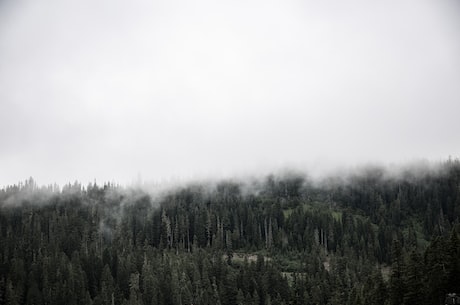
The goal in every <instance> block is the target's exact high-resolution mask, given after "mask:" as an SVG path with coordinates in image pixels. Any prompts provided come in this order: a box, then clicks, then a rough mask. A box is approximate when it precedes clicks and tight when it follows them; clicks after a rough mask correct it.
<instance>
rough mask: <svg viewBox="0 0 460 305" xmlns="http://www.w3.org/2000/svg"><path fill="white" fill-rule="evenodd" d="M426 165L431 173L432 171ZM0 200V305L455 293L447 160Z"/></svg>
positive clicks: (455, 233)
mask: <svg viewBox="0 0 460 305" xmlns="http://www.w3.org/2000/svg"><path fill="white" fill-rule="evenodd" d="M433 168H434V169H433ZM433 168H432V167H429V168H425V169H423V168H421V169H420V168H410V167H408V168H406V169H404V170H400V171H398V173H396V174H395V173H392V172H391V171H389V170H388V169H387V168H385V167H378V166H375V167H368V168H365V169H363V170H357V171H355V172H351V173H348V174H346V175H345V174H344V175H336V176H329V177H326V178H322V179H312V178H309V176H308V175H306V174H301V173H298V172H294V171H292V172H286V173H284V174H276V175H275V174H273V175H268V176H266V177H263V178H260V179H252V180H247V181H242V180H241V181H240V180H238V179H234V180H232V179H226V180H220V181H214V182H195V183H188V184H184V185H180V186H176V187H173V188H170V189H167V190H163V191H162V192H156V193H155V192H152V191H149V190H148V189H146V188H143V187H141V186H139V187H122V186H118V185H115V184H112V183H106V184H103V185H98V184H96V183H90V184H88V185H87V186H82V185H81V184H80V183H78V182H75V183H72V184H68V185H65V186H62V187H59V186H57V185H50V186H38V185H37V184H36V182H35V181H34V180H33V179H32V178H30V179H28V180H27V181H25V182H23V183H19V184H16V185H10V186H5V187H3V188H2V189H1V190H0V304H11V305H19V304H56V305H59V304H63V305H64V304H68V305H76V304H94V305H102V304H104V305H105V304H107V305H125V304H133V305H134V304H143V305H154V304H155V305H186V304H187V305H189V304H194V305H206V304H209V305H215V304H218V305H234V304H237V305H243V304H247V305H288V304H290V305H291V304H292V305H301V304H302V305H303V304H305V305H310V304H318V305H319V304H321V305H323V304H330V305H333V304H334V305H335V304H350V305H352V304H353V305H360V304H363V305H364V304H365V305H372V304H375V305H377V304H378V305H382V304H388V305H401V304H404V305H409V304H422V305H423V304H427V305H428V304H444V300H445V296H446V294H447V293H459V292H460V240H459V237H460V224H459V217H460V161H459V160H458V159H455V160H452V159H449V160H446V161H443V162H441V163H440V164H437V165H436V166H434V167H433Z"/></svg>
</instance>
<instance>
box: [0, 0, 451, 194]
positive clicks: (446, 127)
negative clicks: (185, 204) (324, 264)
mask: <svg viewBox="0 0 460 305" xmlns="http://www.w3.org/2000/svg"><path fill="white" fill-rule="evenodd" d="M459 54H460V4H459V3H458V1H454V0H452V1H428V0H417V1H416V0H413V1H412V0H410V1H409V0H403V1H385V2H375V3H374V2H373V1H346V2H344V1H339V0H329V1H321V2H320V3H319V2H318V1H294V0H287V1H277V0H273V1H252V0H249V1H217V2H216V1H144V0H133V1H120V0H112V1H107V0H92V1H89V0H80V1H68V0H59V1H58V0H42V1H32V0H17V1H13V0H3V1H0V185H7V184H13V183H16V182H18V181H22V180H24V179H26V178H28V177H29V176H33V177H34V179H35V180H36V181H38V183H39V184H48V183H54V182H57V183H60V184H64V183H67V182H69V181H75V180H79V181H82V183H83V184H85V183H86V182H89V181H94V180H96V181H98V182H102V181H116V182H118V183H122V184H129V183H131V182H132V181H136V180H139V179H140V180H143V181H171V180H180V179H190V178H202V177H228V176H233V175H248V174H253V173H262V174H265V173H268V172H271V171H274V170H278V169H281V168H285V167H289V168H295V169H299V170H301V171H303V170H304V169H309V170H311V171H312V172H322V171H326V170H329V169H330V168H334V167H337V166H355V165H357V164H367V163H373V162H378V163H384V164H393V163H401V162H402V163H404V162H412V161H413V160H420V159H423V160H430V161H435V162H437V161H439V160H444V159H446V158H447V157H448V156H449V155H452V156H454V157H458V156H459V155H460V140H459V131H460V120H459V119H458V117H459V113H460V56H459Z"/></svg>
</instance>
